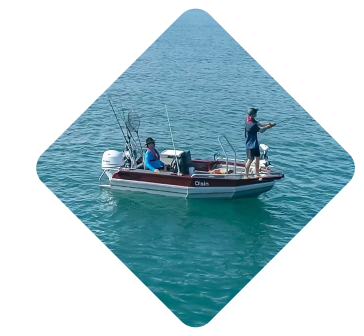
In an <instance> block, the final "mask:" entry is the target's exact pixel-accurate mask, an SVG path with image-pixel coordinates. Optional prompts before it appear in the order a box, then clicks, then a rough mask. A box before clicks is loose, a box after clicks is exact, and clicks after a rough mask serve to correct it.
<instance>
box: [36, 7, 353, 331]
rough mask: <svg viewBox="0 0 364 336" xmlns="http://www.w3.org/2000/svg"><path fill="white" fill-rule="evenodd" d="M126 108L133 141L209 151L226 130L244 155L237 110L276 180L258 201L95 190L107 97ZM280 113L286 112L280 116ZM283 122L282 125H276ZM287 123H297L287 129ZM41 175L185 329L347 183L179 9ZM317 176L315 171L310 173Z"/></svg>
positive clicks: (331, 147)
mask: <svg viewBox="0 0 364 336" xmlns="http://www.w3.org/2000/svg"><path fill="white" fill-rule="evenodd" d="M108 97H112V99H113V100H114V102H116V105H117V106H118V108H119V110H121V109H124V110H125V111H129V110H130V109H135V110H136V111H137V113H138V115H139V116H140V118H141V126H140V130H139V134H141V136H142V141H144V139H145V138H147V137H149V136H151V137H153V138H154V139H155V140H156V144H157V148H158V149H160V150H163V149H171V148H172V144H171V140H170V137H169V129H168V123H167V120H166V117H165V112H164V105H165V104H167V105H168V109H169V114H170V118H171V123H172V128H173V132H174V133H173V136H174V139H175V142H176V148H177V149H184V150H185V149H186V150H190V151H191V153H192V156H193V157H195V158H196V157H200V158H209V159H211V158H212V157H211V156H212V154H213V153H214V152H216V151H217V149H218V144H217V140H216V139H217V136H218V135H220V134H226V135H228V137H229V139H230V141H231V143H232V144H233V145H234V147H235V148H236V149H237V150H238V154H239V156H240V157H245V146H244V141H245V139H244V133H243V127H244V122H245V118H246V113H247V110H248V108H249V107H256V108H258V109H259V120H260V121H276V122H277V121H279V122H280V123H277V126H276V127H275V128H273V129H272V130H269V131H268V132H266V133H264V134H261V135H260V141H261V142H262V143H265V144H267V145H269V147H270V160H271V162H272V164H273V165H275V166H276V167H279V168H280V169H281V170H283V172H284V174H285V178H284V179H283V180H282V181H281V182H280V183H277V184H276V186H275V187H274V188H273V189H272V190H271V191H270V192H268V193H266V194H263V195H261V196H259V197H258V198H255V199H254V198H250V199H238V200H193V199H192V200H185V199H180V198H172V197H171V198H168V197H166V196H158V195H149V194H143V193H137V192H111V191H110V190H109V189H103V188H100V187H99V184H98V178H99V176H100V174H101V157H102V154H103V152H104V151H106V150H110V149H115V150H119V151H122V150H123V146H124V144H123V140H122V139H123V138H122V135H121V132H120V129H119V127H118V125H117V122H116V120H115V116H114V114H113V112H112V111H111V110H110V106H109V104H108ZM288 118H290V119H288ZM285 120H286V121H285ZM298 126H299V127H298ZM37 168H38V175H39V178H40V179H41V181H42V182H43V183H44V184H45V185H46V186H47V187H48V188H49V189H50V190H51V191H52V192H53V193H54V194H55V195H56V196H57V197H59V199H60V200H61V201H62V202H63V203H64V204H65V205H66V206H68V207H69V209H71V211H73V213H74V214H75V215H76V216H77V217H78V218H79V219H80V220H81V221H82V222H83V223H84V224H85V225H86V226H87V227H88V228H89V229H90V230H91V231H92V232H94V234H95V235H96V236H97V237H98V238H99V239H100V240H101V241H102V242H103V243H104V244H105V245H106V246H107V247H108V248H110V250H111V251H112V252H113V253H114V254H115V255H116V256H117V257H118V258H119V259H120V260H121V261H122V262H123V263H124V264H125V265H126V266H127V267H129V269H130V270H131V271H132V272H134V274H135V275H136V276H138V277H139V278H140V279H141V280H142V281H143V283H144V284H145V285H146V286H148V288H149V289H150V290H151V291H152V292H153V293H154V294H155V295H156V296H157V297H158V298H159V299H160V300H161V301H162V302H163V303H164V304H165V305H166V306H167V307H168V308H170V309H171V310H172V311H173V312H174V313H175V314H176V316H177V317H178V318H180V320H181V321H182V322H184V323H185V324H187V325H189V326H202V325H204V324H206V323H208V322H209V321H210V320H211V319H212V318H213V317H214V316H215V315H216V314H217V313H218V312H219V311H220V310H221V309H222V308H223V307H224V306H225V305H226V304H227V303H228V302H229V301H230V300H231V299H232V298H233V297H234V296H235V295H236V294H237V293H238V292H239V291H240V290H241V289H242V288H243V287H244V286H245V285H246V284H247V283H248V282H249V281H250V280H251V279H252V278H253V277H254V276H255V275H256V274H257V273H258V272H259V271H260V270H261V269H262V268H263V267H264V266H265V265H266V264H267V263H268V262H269V261H270V260H271V259H272V258H273V257H274V256H275V255H276V254H277V253H278V252H279V251H280V250H281V249H282V248H283V247H284V246H285V245H286V244H287V243H288V242H289V241H290V240H291V239H292V238H293V237H294V236H295V235H296V234H297V233H298V232H299V231H300V230H301V229H302V228H303V227H304V226H305V225H306V224H307V223H308V222H309V221H310V220H311V219H312V218H313V217H314V216H315V215H316V214H317V213H318V212H319V211H320V210H321V209H322V208H323V207H324V206H325V205H326V204H327V203H328V202H329V201H330V200H331V199H332V198H333V197H334V196H335V195H336V194H337V193H338V192H339V191H340V190H341V189H342V188H343V187H344V186H345V185H346V184H347V183H348V182H349V181H350V179H351V177H352V175H353V172H354V164H353V161H352V159H351V157H350V156H349V155H348V154H347V152H346V151H344V150H343V149H342V148H341V147H340V145H338V144H337V143H336V141H335V140H334V139H333V138H332V137H331V136H330V135H329V134H328V133H327V132H326V131H325V130H324V129H323V128H322V127H321V126H320V125H319V124H318V123H317V122H316V121H315V120H313V119H312V118H311V117H310V115H309V114H308V113H307V112H306V111H304V110H303V109H302V108H301V107H300V105H299V104H298V103H297V102H296V101H295V100H294V99H293V98H292V97H291V96H290V95H289V94H288V93H287V92H286V91H285V90H284V89H283V88H282V87H281V86H280V85H279V84H278V83H277V82H276V81H275V80H274V79H273V78H272V77H271V76H270V75H269V74H268V73H267V72H266V71H265V70H264V69H263V68H262V67H261V66H260V65H259V64H258V63H257V62H256V61H255V60H254V59H253V58H252V57H251V56H250V55H249V54H248V53H247V52H246V51H245V50H244V49H243V48H242V47H241V46H240V45H239V44H238V43H236V41H235V40H233V39H232V38H231V36H230V35H229V34H228V33H227V32H226V31H225V30H224V29H223V28H221V26H220V25H219V24H218V23H217V22H216V21H215V20H214V19H213V18H211V16H210V15H208V14H207V13H206V12H204V11H201V10H190V11H187V12H186V13H184V14H183V15H182V16H181V17H180V18H179V19H178V20H177V21H176V22H175V23H174V24H173V25H172V26H171V27H169V28H168V29H167V30H166V32H165V33H164V34H163V35H162V36H160V37H159V38H158V40H156V41H155V43H154V44H153V45H152V46H150V48H149V49H148V50H147V51H145V53H144V54H142V55H141V56H140V57H139V59H138V60H136V61H135V63H134V64H132V65H131V66H130V67H129V69H128V70H127V71H126V72H125V73H124V74H122V75H121V76H120V77H119V78H118V79H117V80H116V81H115V83H113V84H112V85H111V86H110V88H109V89H108V90H107V91H106V92H104V93H103V94H102V95H101V96H100V97H99V98H98V99H97V100H96V101H95V102H94V103H93V104H92V105H91V106H90V108H89V109H87V110H86V111H85V112H84V113H83V114H82V115H81V116H80V117H79V118H78V119H77V120H76V121H75V122H74V124H73V125H71V127H69V128H68V129H67V130H66V131H65V132H64V133H63V134H62V136H61V137H60V138H58V139H57V140H56V141H55V142H54V143H53V144H52V145H51V146H50V147H49V148H48V149H47V150H46V151H45V152H44V153H43V155H42V156H41V157H40V159H39V161H38V167H37ZM323 176H324V177H325V178H322V177H323Z"/></svg>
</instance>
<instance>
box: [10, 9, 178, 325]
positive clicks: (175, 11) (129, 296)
mask: <svg viewBox="0 0 364 336" xmlns="http://www.w3.org/2000/svg"><path fill="white" fill-rule="evenodd" d="M163 12H172V13H175V14H177V15H178V16H180V15H182V14H181V13H180V12H179V11H177V10H175V9H172V8H164V9H160V10H158V11H156V12H155V13H154V14H153V15H152V16H151V17H150V18H149V19H148V20H147V21H146V22H145V23H144V24H143V25H142V26H141V27H140V28H139V29H138V30H137V31H136V32H135V33H134V34H133V35H132V36H131V37H130V38H129V39H128V40H127V41H126V42H125V43H124V44H123V45H122V46H121V47H120V48H119V49H118V50H117V51H116V52H115V53H114V54H113V55H112V56H111V57H110V58H109V59H108V60H107V61H106V62H105V63H104V64H103V65H102V66H101V67H100V68H99V69H98V70H97V71H96V72H95V73H94V74H93V75H92V76H91V77H90V78H89V79H88V80H87V81H86V82H85V83H84V84H83V85H82V86H81V87H80V88H79V89H78V90H77V91H76V92H75V93H74V94H73V95H72V96H71V97H70V98H69V99H68V100H67V101H66V102H65V103H64V104H63V105H62V106H61V107H60V108H59V109H58V110H57V111H56V112H55V113H54V114H53V115H52V116H51V117H50V118H49V119H48V120H47V121H46V122H45V123H44V124H43V125H42V126H41V127H40V128H39V129H38V130H37V131H36V132H35V133H34V134H33V135H32V136H31V137H30V138H29V139H28V140H27V141H26V142H25V143H24V144H23V145H22V146H21V147H20V148H19V149H18V150H17V151H16V152H15V153H14V154H13V155H12V156H11V157H10V160H9V163H8V173H9V176H10V179H11V180H12V181H13V182H14V183H15V184H16V185H17V186H18V187H19V188H20V189H21V190H22V191H23V192H24V194H25V195H27V196H28V197H29V198H30V199H31V200H32V201H33V202H34V203H35V205H36V206H37V207H38V208H39V209H41V210H42V211H43V212H44V213H45V214H46V215H47V216H48V217H49V218H50V219H51V220H52V221H53V222H54V223H55V224H56V225H57V226H58V227H59V228H60V229H61V230H62V231H63V233H64V234H65V235H66V236H67V237H68V238H69V239H71V240H72V241H73V242H74V243H75V244H76V245H77V246H78V247H79V249H80V250H81V251H82V252H83V253H85V254H86V255H87V256H88V257H89V258H90V259H91V260H92V261H93V262H94V263H95V265H96V266H97V267H98V268H100V269H101V271H103V272H104V273H105V274H106V275H107V276H108V278H109V279H110V280H111V281H112V282H113V283H114V284H115V285H116V286H118V287H119V288H120V289H121V290H122V291H123V292H124V294H125V295H126V296H128V298H129V299H130V300H132V301H133V302H134V303H135V304H136V305H137V306H138V307H139V308H140V309H141V310H142V311H143V312H144V314H145V315H147V316H148V317H149V318H150V319H151V320H152V321H153V322H154V323H155V324H156V325H157V326H159V327H163V328H173V327H176V326H178V325H179V324H180V323H181V321H180V320H178V322H176V323H173V324H169V325H165V324H163V323H160V322H158V321H157V320H155V319H154V318H153V316H151V315H150V314H149V313H148V312H147V311H146V310H145V309H144V308H143V307H142V306H141V305H140V304H139V303H138V302H137V301H136V300H135V299H134V298H133V297H132V296H131V295H130V294H129V293H128V292H127V291H126V290H125V289H124V288H123V287H122V286H121V285H120V284H119V283H118V282H117V281H116V280H115V279H114V278H113V277H112V276H111V275H110V274H109V273H108V272H107V271H106V270H105V269H104V268H103V267H102V266H101V265H100V264H99V263H98V262H97V261H96V260H95V259H94V258H93V257H92V256H91V255H90V254H89V253H88V252H87V251H86V250H85V249H84V248H83V247H82V246H81V245H80V244H79V243H78V242H77V241H76V240H75V239H74V238H73V237H72V236H71V235H70V234H69V233H68V232H67V231H66V230H65V229H64V228H63V227H62V226H61V225H60V224H59V223H58V222H57V221H56V220H55V219H54V218H53V217H52V216H51V215H50V214H49V213H48V212H47V211H46V210H45V209H44V208H43V207H42V206H41V205H40V204H39V203H38V202H37V201H36V200H35V199H34V198H33V197H32V196H31V195H30V194H29V193H28V192H27V191H26V190H25V189H24V188H23V187H22V186H21V185H20V184H19V182H18V181H16V180H15V178H14V176H13V174H12V172H11V164H12V162H13V160H14V158H15V156H16V155H18V154H19V152H20V151H21V150H22V149H23V148H24V147H25V146H26V145H27V144H28V143H29V142H30V141H32V140H33V139H34V137H35V136H37V135H38V133H39V132H40V131H41V130H43V128H44V127H45V126H47V125H48V124H49V123H50V122H51V121H52V119H53V118H54V117H55V116H56V115H57V114H58V113H59V112H61V111H62V110H63V109H64V108H65V107H66V106H67V104H68V103H69V102H70V101H71V100H72V99H73V98H74V97H76V96H77V95H78V94H79V93H80V92H81V91H82V90H83V89H84V88H85V86H86V85H87V84H88V83H90V82H91V81H92V80H93V79H94V78H95V77H96V76H97V74H98V73H99V72H101V70H103V69H104V68H105V66H106V65H108V64H109V63H110V62H111V61H112V59H113V58H114V57H115V56H116V55H117V54H118V53H119V52H120V51H121V50H123V49H124V47H125V46H126V45H127V44H128V43H129V42H130V41H131V40H132V39H133V38H134V37H135V36H136V35H138V34H139V33H140V32H141V30H142V29H143V28H145V26H146V25H147V24H148V23H149V22H150V21H152V20H153V19H154V18H155V17H156V16H157V15H158V14H160V13H163Z"/></svg>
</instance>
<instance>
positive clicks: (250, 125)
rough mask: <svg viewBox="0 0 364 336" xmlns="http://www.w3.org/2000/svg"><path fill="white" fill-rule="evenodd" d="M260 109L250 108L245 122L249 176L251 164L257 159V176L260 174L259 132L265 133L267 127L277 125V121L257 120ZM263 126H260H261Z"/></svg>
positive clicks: (246, 165)
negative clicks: (264, 121)
mask: <svg viewBox="0 0 364 336" xmlns="http://www.w3.org/2000/svg"><path fill="white" fill-rule="evenodd" d="M257 113H258V109H256V108H250V109H249V111H248V118H247V119H246V123H245V138H246V156H247V158H248V161H247V162H246V164H245V177H244V178H248V174H249V169H250V165H251V164H252V162H253V161H254V159H255V177H260V175H259V160H260V150H259V142H258V133H264V132H265V131H266V130H267V129H269V128H272V127H273V126H275V123H260V122H258V121H256V120H255V118H256V117H257ZM259 126H260V127H262V128H260V127H259Z"/></svg>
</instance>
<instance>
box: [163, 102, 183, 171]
mask: <svg viewBox="0 0 364 336" xmlns="http://www.w3.org/2000/svg"><path fill="white" fill-rule="evenodd" d="M164 107H165V108H166V114H167V119H168V125H169V132H170V133H171V139H172V144H173V150H174V157H175V159H176V163H177V171H178V175H182V174H181V172H180V170H179V163H178V159H177V152H176V147H175V146H174V141H173V134H172V129H171V123H170V121H169V115H168V110H167V105H164Z"/></svg>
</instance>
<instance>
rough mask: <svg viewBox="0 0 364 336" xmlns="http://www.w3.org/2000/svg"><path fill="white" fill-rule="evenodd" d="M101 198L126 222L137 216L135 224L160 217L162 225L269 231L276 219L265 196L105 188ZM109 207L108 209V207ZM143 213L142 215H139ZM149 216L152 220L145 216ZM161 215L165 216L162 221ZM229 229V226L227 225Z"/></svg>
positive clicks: (116, 216)
mask: <svg viewBox="0 0 364 336" xmlns="http://www.w3.org/2000/svg"><path fill="white" fill-rule="evenodd" d="M100 201H101V203H102V204H104V205H105V206H107V207H109V209H108V210H109V211H111V212H112V218H113V219H114V220H115V221H116V222H119V223H120V224H122V220H121V219H122V218H137V219H136V220H134V221H135V224H138V223H141V222H148V223H150V224H151V225H153V223H154V222H155V220H153V219H154V218H158V223H159V225H160V226H161V227H163V226H166V225H174V223H179V225H182V226H183V227H184V228H186V229H187V228H192V227H194V226H196V225H197V226H203V225H207V226H212V225H213V226H215V228H216V226H219V227H220V229H223V227H221V225H223V226H224V224H227V225H228V226H237V227H239V228H241V229H244V227H245V228H247V230H248V231H250V232H251V231H252V230H254V229H256V230H258V231H266V229H267V226H269V223H272V222H275V221H276V220H277V216H275V215H273V214H272V213H271V212H270V211H269V210H268V209H266V208H267V207H266V204H265V203H264V201H263V200H261V199H259V198H242V199H232V200H224V199H185V198H179V197H166V196H161V195H152V194H146V193H143V192H133V193H131V192H130V191H129V192H128V191H117V190H109V189H103V190H102V191H101V193H100ZM105 210H106V209H105ZM137 213H139V216H135V215H136V214H137ZM143 217H144V218H145V217H148V218H149V220H146V221H145V220H143ZM160 219H163V220H162V221H161V220H160ZM225 229H226V228H225Z"/></svg>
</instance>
